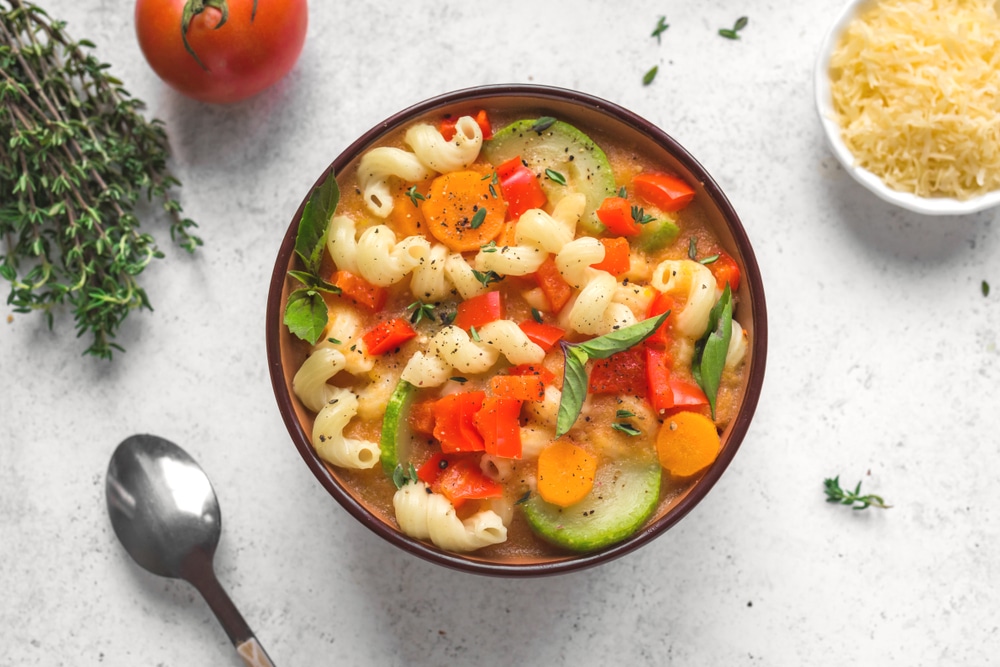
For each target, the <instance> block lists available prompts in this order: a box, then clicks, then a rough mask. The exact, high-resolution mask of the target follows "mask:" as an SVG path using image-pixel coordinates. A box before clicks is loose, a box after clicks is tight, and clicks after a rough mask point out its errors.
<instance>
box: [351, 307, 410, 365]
mask: <svg viewBox="0 0 1000 667" xmlns="http://www.w3.org/2000/svg"><path fill="white" fill-rule="evenodd" d="M416 335H417V332H416V331H414V330H413V327H411V326H410V323H409V322H407V321H406V320H405V319H403V318H402V317H396V318H393V319H391V320H383V321H382V322H379V323H378V324H376V325H375V327H374V328H373V329H370V330H369V331H367V332H366V333H365V334H364V335H363V336H361V340H363V341H364V342H365V347H366V348H367V349H368V354H373V355H376V356H378V355H380V354H385V353H386V352H391V351H393V350H395V349H396V348H398V347H399V346H400V345H402V344H403V343H405V342H406V341H408V340H410V339H411V338H413V337H414V336H416Z"/></svg>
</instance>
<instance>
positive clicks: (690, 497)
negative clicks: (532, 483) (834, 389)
mask: <svg viewBox="0 0 1000 667" xmlns="http://www.w3.org/2000/svg"><path fill="white" fill-rule="evenodd" d="M509 97H517V98H524V100H525V103H526V104H533V105H536V106H539V105H544V103H545V102H546V101H548V102H552V103H558V104H567V103H569V104H572V105H577V106H580V107H583V108H585V109H587V110H590V111H592V112H597V113H600V114H602V115H605V116H610V117H611V118H612V119H613V120H616V121H618V122H619V123H621V124H623V125H626V126H631V127H632V128H633V129H635V130H637V131H639V132H641V133H643V134H644V135H645V136H648V137H649V138H650V139H651V140H652V141H654V142H655V143H657V144H659V145H660V147H662V148H663V149H665V150H666V151H667V152H668V153H669V154H670V155H671V157H673V158H674V159H676V160H677V161H678V162H679V163H680V164H681V165H682V167H683V168H684V169H686V170H687V171H688V172H689V173H690V174H691V176H692V177H693V178H695V179H697V180H698V181H699V182H700V183H701V184H702V186H703V187H704V189H705V191H706V193H707V194H708V195H709V196H710V198H711V199H712V200H714V201H715V202H716V205H717V207H718V208H719V212H720V214H721V216H722V218H723V219H725V221H726V222H727V223H728V225H729V231H730V233H731V234H732V236H733V242H734V243H735V245H736V246H737V249H738V252H739V256H740V259H741V260H742V263H743V267H744V271H743V277H744V278H743V279H744V282H745V285H746V288H747V289H748V291H749V293H750V295H751V298H750V305H751V316H752V321H753V326H754V329H753V331H754V336H753V340H752V341H751V352H750V354H749V355H748V357H749V360H750V366H749V368H748V369H747V373H748V377H747V382H746V389H745V392H744V396H743V401H742V404H741V406H740V409H739V411H738V412H737V414H736V416H735V417H734V419H733V421H732V422H731V424H730V427H729V437H728V439H727V441H726V447H725V449H724V450H723V451H722V453H721V454H720V455H719V457H718V459H717V460H716V462H715V463H714V464H713V465H712V466H711V467H710V468H709V470H708V471H706V472H705V474H704V475H703V476H702V478H701V479H700V480H698V481H697V482H696V483H695V484H694V486H693V487H692V488H691V489H690V491H689V492H688V493H686V495H685V496H684V497H683V498H682V499H681V500H680V501H679V502H678V503H677V504H676V505H675V506H674V507H673V508H672V509H671V510H670V512H668V513H667V514H664V515H663V516H661V517H659V518H658V519H656V520H655V521H653V522H652V523H650V524H648V525H646V526H645V527H644V528H642V529H641V530H639V531H637V532H636V533H634V534H632V535H631V536H629V537H628V538H626V539H625V540H623V541H622V542H619V543H617V544H614V545H611V546H609V547H606V548H604V549H601V550H598V551H595V552H590V553H581V554H569V555H567V557H566V558H565V559H558V560H553V561H545V562H541V563H498V562H490V561H488V560H483V559H477V558H476V557H475V552H473V553H472V554H457V553H450V552H446V551H443V550H440V549H438V548H437V547H434V546H432V545H430V544H426V543H424V542H422V541H420V540H416V539H413V538H411V537H409V536H407V535H404V534H403V533H402V532H401V531H399V530H398V529H396V528H395V527H393V526H391V525H389V524H387V523H386V522H384V521H382V520H381V519H379V518H378V517H376V516H374V515H373V514H372V513H371V512H369V511H368V510H367V509H366V508H365V507H364V506H363V505H362V504H361V503H360V502H359V501H358V500H356V499H355V498H354V497H353V496H352V495H351V494H350V493H348V492H347V491H346V489H344V488H343V487H342V486H341V485H340V484H339V483H337V481H336V479H334V477H333V476H332V475H331V474H330V472H329V471H328V470H327V469H326V467H325V465H323V463H322V462H321V461H320V459H319V457H318V456H317V455H316V454H315V451H314V450H313V449H312V445H311V442H310V438H309V436H308V434H306V433H305V430H304V429H303V427H302V425H301V424H300V423H299V421H298V419H297V418H296V415H295V410H294V407H293V399H292V396H291V393H290V392H289V390H288V387H287V384H286V381H285V377H284V374H283V372H282V365H281V349H280V339H281V326H282V319H283V318H282V315H281V312H280V306H281V293H282V291H283V288H284V284H285V279H286V272H287V269H288V265H289V262H290V261H291V258H292V253H293V249H294V242H295V235H296V232H297V229H298V223H299V219H300V218H301V215H302V210H303V208H304V206H305V202H306V200H307V199H308V197H309V195H310V194H311V193H312V191H313V190H314V189H315V188H316V187H318V186H319V185H320V184H321V183H322V182H323V181H324V179H326V177H327V175H328V174H329V173H330V172H331V170H334V173H336V172H337V171H339V170H340V169H342V168H343V167H345V166H346V165H347V164H349V163H350V162H351V160H353V159H354V158H355V157H356V155H357V154H359V153H360V151H361V150H362V149H364V148H365V147H367V146H368V145H369V144H370V143H371V142H373V141H374V140H376V139H377V138H379V137H380V136H382V135H383V134H385V133H387V132H389V131H392V130H393V129H396V128H398V127H400V126H401V125H403V124H405V123H407V122H409V121H411V120H412V119H414V118H416V117H419V116H421V115H424V114H427V113H429V112H431V111H434V110H435V109H438V108H442V107H447V106H451V105H457V104H468V103H471V102H476V101H481V100H486V99H490V98H509ZM265 327H266V331H265V337H266V348H267V359H268V367H269V375H270V378H271V384H272V388H273V390H274V395H275V400H276V401H277V403H278V408H279V412H280V413H281V416H282V419H283V421H284V423H285V426H286V428H287V429H288V432H289V435H290V437H291V439H292V441H293V444H294V445H295V447H296V449H297V450H298V451H299V454H300V455H301V456H302V458H303V460H304V461H305V462H306V465H307V466H308V467H309V469H310V470H311V471H312V473H313V475H314V476H315V477H316V478H317V480H318V481H319V482H320V483H321V484H322V485H323V487H324V488H325V489H326V490H327V492H329V493H330V495H332V496H333V497H334V499H335V500H337V501H338V503H340V505H341V506H342V507H343V508H344V509H346V510H347V512H348V513H349V514H351V515H352V516H353V517H354V518H355V519H357V520H358V521H359V522H360V523H361V524H362V525H364V526H366V527H367V528H369V529H370V530H372V532H374V533H376V534H377V535H379V536H380V537H382V538H383V539H385V540H386V541H388V542H389V543H390V544H393V545H394V546H396V547H399V548H400V549H402V550H404V551H406V552H408V553H410V554H413V555H415V556H418V557H420V558H422V559H424V560H427V561H430V562H433V563H437V564H438V565H442V566H445V567H447V568H451V569H454V570H459V571H463V572H467V573H473V574H480V575H487V576H498V577H504V576H506V577H511V576H513V577H537V576H548V575H554V574H561V573H567V572H575V571H579V570H583V569H586V568H590V567H594V566H596V565H599V564H602V563H606V562H608V561H611V560H614V559H616V558H618V557H620V556H623V555H625V554H627V553H630V552H632V551H634V550H636V549H638V548H639V547H641V546H643V545H645V544H646V543H648V542H650V541H651V540H652V539H653V538H655V537H657V536H659V535H660V534H661V533H663V532H665V531H666V530H667V529H669V528H670V527H672V526H673V525H675V524H676V523H677V522H678V521H680V520H681V519H682V518H684V516H686V515H687V514H688V513H689V512H690V511H691V510H692V509H693V508H694V507H695V506H696V505H697V504H698V503H699V502H700V501H701V500H702V499H703V498H704V497H705V496H706V495H707V494H708V492H709V491H710V490H711V488H712V487H713V486H714V485H715V483H716V482H717V481H718V480H719V478H720V477H721V476H722V474H723V473H724V472H725V470H726V469H727V468H728V466H729V464H730V462H731V461H732V459H733V457H734V456H735V455H736V451H737V450H738V449H739V447H740V445H741V444H742V441H743V438H744V437H745V435H746V432H747V430H748V428H749V425H750V422H751V421H752V418H753V415H754V412H755V411H756V407H757V404H758V401H759V398H760V391H761V386H762V384H763V379H764V370H765V366H766V356H767V307H766V303H765V300H764V292H763V281H762V277H761V273H760V268H759V266H758V264H757V259H756V256H755V255H754V252H753V248H752V246H751V244H750V239H749V237H748V236H747V233H746V230H745V228H744V227H743V224H742V221H741V220H740V218H739V216H738V214H737V213H736V211H735V209H734V208H733V206H732V204H731V203H730V202H729V199H728V198H727V197H726V195H725V194H724V193H723V192H722V189H721V188H720V187H719V185H718V184H717V183H716V182H715V180H714V179H713V178H712V177H711V176H710V175H709V173H708V172H707V171H706V170H705V168H704V167H703V166H702V165H701V164H700V163H699V162H698V161H697V160H696V159H695V158H694V157H693V156H692V155H691V154H690V153H689V152H688V151H687V150H686V149H685V148H684V147H683V146H681V145H680V144H679V143H678V142H677V141H676V140H675V139H673V138H672V137H671V136H670V135H668V134H667V133H666V132H664V131H663V130H661V129H660V128H659V127H657V126H656V125H654V124H653V123H652V122H650V121H648V120H646V119H644V118H641V117H640V116H638V115H636V114H635V113H633V112H631V111H629V110H627V109H625V108H623V107H620V106H618V105H617V104H614V103H611V102H608V101H606V100H604V99H601V98H598V97H595V96H592V95H589V94H587V93H582V92H579V91H575V90H570V89H565V88H558V87H553V86H543V85H535V84H497V85H485V86H475V87H471V88H463V89H459V90H455V91H452V92H448V93H444V94H441V95H437V96H435V97H431V98H429V99H426V100H424V101H422V102H418V103H416V104H413V105H411V106H409V107H407V108H405V109H403V110H401V111H399V112H397V113H394V114H392V115H391V116H389V117H388V118H387V119H385V120H384V121H382V122H380V123H378V124H376V125H375V126H374V127H372V128H371V129H370V130H368V131H367V132H365V133H364V134H362V135H361V136H360V137H359V138H358V139H356V140H355V141H354V142H352V143H351V144H350V145H349V146H348V147H347V148H346V149H344V150H343V151H342V152H341V153H340V154H339V155H338V156H337V157H336V158H335V159H334V160H333V162H331V163H330V165H329V166H327V168H326V169H325V170H324V171H323V173H322V174H321V175H320V176H319V178H317V179H316V182H315V183H314V184H313V185H312V186H311V187H310V188H309V190H308V191H307V192H306V195H305V197H303V200H302V203H300V204H299V207H298V209H297V211H296V212H295V214H294V216H293V217H292V219H291V222H290V223H289V225H288V228H287V230H286V232H285V234H284V237H283V239H282V243H281V246H280V248H279V251H278V255H277V258H276V260H275V265H274V269H273V272H272V275H271V281H270V287H269V292H268V297H267V309H266V316H265Z"/></svg>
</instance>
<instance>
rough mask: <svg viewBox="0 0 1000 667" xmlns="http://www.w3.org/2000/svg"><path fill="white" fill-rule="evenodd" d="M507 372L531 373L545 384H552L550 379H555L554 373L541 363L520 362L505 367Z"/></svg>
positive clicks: (513, 373) (514, 373)
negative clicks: (516, 364)
mask: <svg viewBox="0 0 1000 667" xmlns="http://www.w3.org/2000/svg"><path fill="white" fill-rule="evenodd" d="M507 374H508V375H531V376H534V377H537V378H538V379H539V380H541V381H542V384H544V385H545V386H548V385H550V384H552V381H553V380H555V379H556V374H555V373H553V372H552V371H550V370H549V369H548V368H546V367H545V366H543V365H541V364H520V365H519V366H511V367H510V368H508V369H507Z"/></svg>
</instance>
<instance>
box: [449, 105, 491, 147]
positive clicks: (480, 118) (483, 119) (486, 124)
mask: <svg viewBox="0 0 1000 667" xmlns="http://www.w3.org/2000/svg"><path fill="white" fill-rule="evenodd" d="M459 118H461V116H448V117H447V118H444V119H442V120H441V122H440V124H438V131H439V132H440V133H441V136H442V137H443V138H444V140H445V141H451V140H452V139H453V138H454V137H455V125H457V124H458V119H459ZM474 118H475V119H476V125H478V126H479V129H480V130H481V131H482V133H483V139H492V138H493V126H492V125H491V124H490V119H489V116H487V115H486V110H485V109H481V110H480V111H479V112H478V113H477V114H476V115H475V116H474Z"/></svg>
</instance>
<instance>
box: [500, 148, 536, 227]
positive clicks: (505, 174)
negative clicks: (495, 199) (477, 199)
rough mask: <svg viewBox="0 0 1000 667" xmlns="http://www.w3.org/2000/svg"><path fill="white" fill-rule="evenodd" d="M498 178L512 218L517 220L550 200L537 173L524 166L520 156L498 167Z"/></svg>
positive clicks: (508, 212)
mask: <svg viewBox="0 0 1000 667" xmlns="http://www.w3.org/2000/svg"><path fill="white" fill-rule="evenodd" d="M497 178H499V179H500V191H501V192H502V193H503V198H504V201H506V202H507V214H508V215H509V216H510V219H511V220H517V219H518V218H520V217H521V214H522V213H524V212H525V211H528V210H530V209H533V208H541V207H542V206H544V205H545V202H546V201H548V197H546V196H545V191H544V190H542V186H541V184H539V182H538V179H537V178H536V177H535V173H534V172H533V171H531V170H530V169H528V168H527V167H526V166H524V163H523V162H521V158H520V156H518V157H515V158H511V159H510V160H507V161H506V162H504V163H503V164H501V165H500V166H499V167H497Z"/></svg>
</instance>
